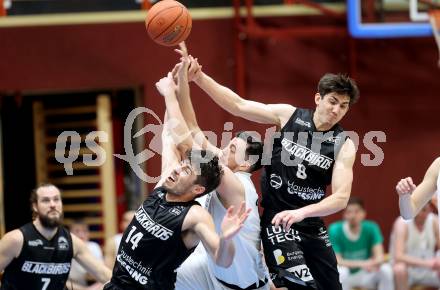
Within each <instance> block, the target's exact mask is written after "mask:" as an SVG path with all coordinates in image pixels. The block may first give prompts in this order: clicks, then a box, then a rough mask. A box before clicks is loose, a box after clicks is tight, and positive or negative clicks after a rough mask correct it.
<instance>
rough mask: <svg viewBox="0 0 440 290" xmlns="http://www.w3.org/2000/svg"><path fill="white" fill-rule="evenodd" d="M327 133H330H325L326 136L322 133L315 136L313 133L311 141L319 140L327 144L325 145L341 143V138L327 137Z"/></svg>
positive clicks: (315, 133)
mask: <svg viewBox="0 0 440 290" xmlns="http://www.w3.org/2000/svg"><path fill="white" fill-rule="evenodd" d="M329 133H330V132H327V133H326V134H322V133H319V134H317V132H314V133H313V139H314V140H319V141H321V142H327V143H332V144H335V145H339V144H340V143H341V139H342V138H341V136H333V135H331V136H328V134H329Z"/></svg>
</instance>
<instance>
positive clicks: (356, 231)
mask: <svg viewBox="0 0 440 290" xmlns="http://www.w3.org/2000/svg"><path fill="white" fill-rule="evenodd" d="M343 217H344V220H342V221H338V222H335V223H333V224H331V225H330V228H329V235H330V241H331V243H332V245H333V249H334V250H335V254H336V258H337V260H338V270H339V275H340V281H341V284H342V288H343V289H344V290H351V289H352V288H353V287H362V288H367V289H378V290H391V289H394V288H393V287H394V286H393V274H392V270H391V266H390V265H389V264H387V263H384V247H383V236H382V233H381V231H380V228H379V226H378V224H377V223H375V222H374V221H371V220H365V217H366V210H365V207H364V202H363V200H362V199H360V198H359V197H356V196H352V197H351V198H350V200H349V201H348V205H347V208H346V209H345V210H344V214H343Z"/></svg>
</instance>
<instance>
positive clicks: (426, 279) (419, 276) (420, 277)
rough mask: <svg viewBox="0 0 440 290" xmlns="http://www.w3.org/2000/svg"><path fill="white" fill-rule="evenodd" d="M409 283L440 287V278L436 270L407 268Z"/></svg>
mask: <svg viewBox="0 0 440 290" xmlns="http://www.w3.org/2000/svg"><path fill="white" fill-rule="evenodd" d="M408 280H409V285H424V286H434V287H440V279H439V277H438V275H437V272H435V271H432V270H429V269H426V268H418V267H409V268H408Z"/></svg>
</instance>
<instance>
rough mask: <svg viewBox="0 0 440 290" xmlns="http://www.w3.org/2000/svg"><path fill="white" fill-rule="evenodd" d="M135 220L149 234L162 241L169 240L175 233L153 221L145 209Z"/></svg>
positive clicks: (139, 212)
mask: <svg viewBox="0 0 440 290" xmlns="http://www.w3.org/2000/svg"><path fill="white" fill-rule="evenodd" d="M135 218H136V220H137V221H138V223H139V224H140V225H141V226H142V227H143V228H144V229H145V230H146V231H147V232H148V233H150V234H151V235H153V236H155V237H156V238H158V239H161V240H162V241H166V240H168V239H169V238H170V237H171V236H172V235H173V233H174V232H173V231H172V230H170V229H167V228H166V227H164V226H162V225H161V224H159V223H156V222H155V221H153V220H152V219H151V218H150V216H149V215H148V213H147V212H146V211H145V209H144V208H143V207H141V208H140V209H139V210H138V211H137V212H136V214H135Z"/></svg>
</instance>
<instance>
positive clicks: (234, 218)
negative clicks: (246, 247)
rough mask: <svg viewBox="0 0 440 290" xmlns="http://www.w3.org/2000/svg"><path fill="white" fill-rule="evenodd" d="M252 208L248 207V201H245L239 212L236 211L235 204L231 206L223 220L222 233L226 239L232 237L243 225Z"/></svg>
mask: <svg viewBox="0 0 440 290" xmlns="http://www.w3.org/2000/svg"><path fill="white" fill-rule="evenodd" d="M251 211H252V209H250V208H248V209H246V203H245V202H244V201H243V202H242V203H241V205H240V208H239V209H238V211H237V212H235V213H234V206H230V207H229V208H228V211H227V212H226V214H225V217H224V218H223V221H222V225H221V227H222V233H223V238H224V239H225V240H230V239H232V238H233V237H234V236H235V235H236V234H237V233H238V232H239V231H240V229H241V228H242V227H243V224H244V222H245V221H246V219H247V218H248V216H249V213H250V212H251Z"/></svg>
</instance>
